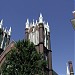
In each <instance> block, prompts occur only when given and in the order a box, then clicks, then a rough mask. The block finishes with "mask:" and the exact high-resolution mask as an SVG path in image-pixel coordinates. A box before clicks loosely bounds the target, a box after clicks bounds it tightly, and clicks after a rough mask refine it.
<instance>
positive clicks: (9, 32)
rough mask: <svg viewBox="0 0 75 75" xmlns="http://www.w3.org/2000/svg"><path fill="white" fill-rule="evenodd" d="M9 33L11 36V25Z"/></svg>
mask: <svg viewBox="0 0 75 75" xmlns="http://www.w3.org/2000/svg"><path fill="white" fill-rule="evenodd" d="M8 35H9V36H10V35H11V27H10V29H9V31H8Z"/></svg>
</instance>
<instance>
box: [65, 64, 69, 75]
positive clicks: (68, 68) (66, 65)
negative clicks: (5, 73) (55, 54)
mask: <svg viewBox="0 0 75 75" xmlns="http://www.w3.org/2000/svg"><path fill="white" fill-rule="evenodd" d="M66 66H67V75H70V71H69V67H68V64H67V63H66Z"/></svg>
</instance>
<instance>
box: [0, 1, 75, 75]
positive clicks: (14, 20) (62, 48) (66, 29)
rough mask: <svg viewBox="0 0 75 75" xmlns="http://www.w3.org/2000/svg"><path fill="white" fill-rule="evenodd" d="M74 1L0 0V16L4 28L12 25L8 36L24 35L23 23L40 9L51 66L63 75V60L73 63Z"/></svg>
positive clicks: (34, 15)
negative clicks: (46, 27) (47, 27)
mask: <svg viewBox="0 0 75 75" xmlns="http://www.w3.org/2000/svg"><path fill="white" fill-rule="evenodd" d="M74 2H75V1H74V0H0V19H4V27H7V29H9V27H10V26H11V27H12V36H11V39H14V40H15V41H17V40H19V39H23V38H24V37H25V22H26V19H27V18H29V19H30V21H32V20H33V19H35V20H36V19H37V20H38V17H39V14H40V12H41V13H42V14H43V17H44V20H45V21H46V22H47V21H48V22H49V25H50V31H51V48H52V60H53V69H54V70H55V71H56V72H57V73H58V74H59V75H66V63H67V62H68V60H72V62H73V64H74V59H75V58H74V55H75V54H74V53H75V52H74V48H75V46H74V40H75V37H74V35H75V31H74V30H73V28H72V25H71V22H70V20H71V19H72V18H73V15H72V11H73V10H74Z"/></svg>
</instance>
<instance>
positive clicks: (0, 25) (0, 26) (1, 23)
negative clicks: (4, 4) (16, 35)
mask: <svg viewBox="0 0 75 75" xmlns="http://www.w3.org/2000/svg"><path fill="white" fill-rule="evenodd" d="M2 25H3V19H2V20H1V22H0V28H2Z"/></svg>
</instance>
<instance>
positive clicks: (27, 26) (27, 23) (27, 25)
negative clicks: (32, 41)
mask: <svg viewBox="0 0 75 75" xmlns="http://www.w3.org/2000/svg"><path fill="white" fill-rule="evenodd" d="M26 28H29V19H27V22H26Z"/></svg>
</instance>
